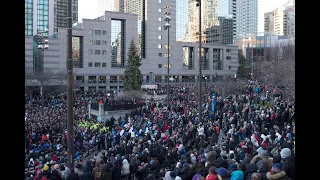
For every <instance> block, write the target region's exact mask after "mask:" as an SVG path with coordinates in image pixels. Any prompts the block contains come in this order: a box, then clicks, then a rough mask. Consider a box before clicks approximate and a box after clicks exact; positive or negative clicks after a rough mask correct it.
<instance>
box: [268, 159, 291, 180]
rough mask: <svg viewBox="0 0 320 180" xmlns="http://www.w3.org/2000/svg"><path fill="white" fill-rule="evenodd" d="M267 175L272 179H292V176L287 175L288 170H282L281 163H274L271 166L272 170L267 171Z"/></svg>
mask: <svg viewBox="0 0 320 180" xmlns="http://www.w3.org/2000/svg"><path fill="white" fill-rule="evenodd" d="M266 176H267V178H268V179H271V180H291V178H289V177H288V176H287V175H286V172H285V171H282V170H281V164H280V163H276V164H274V165H273V166H272V168H271V172H267V174H266Z"/></svg>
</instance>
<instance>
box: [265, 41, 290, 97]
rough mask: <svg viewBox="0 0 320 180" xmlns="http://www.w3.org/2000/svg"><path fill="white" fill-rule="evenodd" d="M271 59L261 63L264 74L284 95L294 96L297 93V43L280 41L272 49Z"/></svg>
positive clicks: (268, 81)
mask: <svg viewBox="0 0 320 180" xmlns="http://www.w3.org/2000/svg"><path fill="white" fill-rule="evenodd" d="M270 58H271V61H265V62H263V63H261V65H260V68H262V69H263V70H264V72H265V73H264V74H263V75H262V76H263V78H264V79H266V80H267V83H269V84H271V85H275V86H276V87H278V88H279V89H280V90H281V91H282V93H283V95H285V96H286V97H290V98H294V93H295V45H294V43H293V42H289V43H279V44H276V45H275V46H273V47H271V49H270Z"/></svg>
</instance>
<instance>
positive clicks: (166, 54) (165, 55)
mask: <svg viewBox="0 0 320 180" xmlns="http://www.w3.org/2000/svg"><path fill="white" fill-rule="evenodd" d="M169 56H170V57H171V56H172V54H171V53H170V54H169ZM164 57H168V53H165V54H164Z"/></svg>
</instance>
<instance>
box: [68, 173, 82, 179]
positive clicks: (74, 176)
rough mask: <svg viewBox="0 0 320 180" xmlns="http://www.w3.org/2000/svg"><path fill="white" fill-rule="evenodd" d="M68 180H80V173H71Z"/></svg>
mask: <svg viewBox="0 0 320 180" xmlns="http://www.w3.org/2000/svg"><path fill="white" fill-rule="evenodd" d="M66 180H80V176H79V174H78V173H74V172H71V173H70V174H69V175H68V176H67V179H66Z"/></svg>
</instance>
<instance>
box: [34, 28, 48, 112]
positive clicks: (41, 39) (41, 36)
mask: <svg viewBox="0 0 320 180" xmlns="http://www.w3.org/2000/svg"><path fill="white" fill-rule="evenodd" d="M47 33H48V29H45V30H44V31H38V32H37V37H38V49H41V51H42V56H41V67H39V65H38V68H39V69H38V72H37V73H38V74H39V75H40V77H41V76H42V77H41V78H40V79H41V80H40V81H39V82H40V95H41V103H42V115H44V95H43V84H42V83H43V82H42V80H43V76H44V50H45V49H48V48H49V44H48V42H49V40H48V39H45V38H46V37H47Z"/></svg>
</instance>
